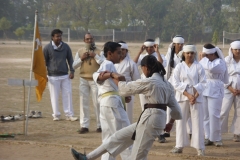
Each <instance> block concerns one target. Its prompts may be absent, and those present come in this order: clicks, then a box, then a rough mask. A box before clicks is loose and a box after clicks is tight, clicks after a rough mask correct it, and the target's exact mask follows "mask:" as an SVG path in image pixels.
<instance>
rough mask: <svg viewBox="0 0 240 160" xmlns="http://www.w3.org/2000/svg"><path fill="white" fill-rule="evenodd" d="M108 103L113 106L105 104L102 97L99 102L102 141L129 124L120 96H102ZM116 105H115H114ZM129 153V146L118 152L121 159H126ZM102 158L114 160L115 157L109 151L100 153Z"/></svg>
mask: <svg viewBox="0 0 240 160" xmlns="http://www.w3.org/2000/svg"><path fill="white" fill-rule="evenodd" d="M104 99H105V100H107V101H108V104H112V105H113V106H106V105H105V102H104V101H103V99H102V100H101V102H100V122H101V126H102V142H103V143H104V142H106V141H107V139H108V138H109V137H111V136H112V135H113V134H114V133H115V132H116V131H118V130H120V129H122V128H124V127H127V126H129V125H130V122H129V119H128V116H127V113H126V111H125V110H124V106H123V104H122V100H121V97H119V96H108V97H105V98H104ZM116 105H117V106H116ZM130 153H131V148H126V149H125V150H124V151H122V153H121V154H120V156H121V158H122V159H123V160H125V159H127V157H129V155H130ZM101 159H102V160H115V157H113V156H111V155H110V154H109V153H105V154H103V155H102V158H101Z"/></svg>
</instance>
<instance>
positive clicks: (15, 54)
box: [0, 41, 240, 160]
mask: <svg viewBox="0 0 240 160" xmlns="http://www.w3.org/2000/svg"><path fill="white" fill-rule="evenodd" d="M46 43H48V42H43V45H45V44H46ZM69 45H70V47H71V49H72V52H73V57H74V56H75V53H76V51H77V50H78V48H79V47H80V46H82V45H83V43H79V44H78V43H76V42H74V43H70V44H69ZM102 45H103V43H97V46H102ZM140 46H141V44H140V43H138V44H137V43H130V44H129V48H130V49H129V50H130V52H131V54H130V56H131V57H134V55H135V54H136V53H137V52H138V51H139V49H140ZM163 46H164V47H163V48H160V52H161V53H163V54H165V53H166V51H167V46H168V44H163ZM228 47H229V45H225V48H224V49H223V52H224V53H225V55H226V54H227V52H228ZM197 48H198V51H200V50H201V48H202V45H200V44H199V45H197ZM31 52H32V43H31V42H22V44H21V45H20V44H18V42H17V41H16V42H13V41H11V42H5V43H4V44H3V43H2V41H0V70H1V71H0V115H4V116H7V115H16V114H23V99H24V89H23V87H16V86H8V85H7V79H9V78H16V79H29V75H30V73H29V71H30V65H31ZM78 72H79V70H76V72H75V78H74V79H73V80H72V89H73V105H74V112H75V116H78V117H79V90H78V86H79V77H78ZM27 92H28V88H27V87H26V89H25V100H26V102H27V95H28V93H27ZM31 93H32V94H31V98H30V110H37V111H41V112H42V114H43V117H42V118H38V119H31V118H29V121H28V135H27V136H24V135H22V133H23V121H15V122H5V123H0V134H3V133H14V134H16V135H15V137H14V138H2V139H0V160H13V159H17V160H33V159H34V160H42V159H44V160H48V159H51V160H65V159H73V158H72V155H71V154H70V152H69V148H70V147H71V146H74V148H76V149H77V150H79V151H82V152H83V151H84V149H85V150H86V152H90V151H91V150H93V149H94V148H95V147H97V146H98V145H100V144H101V134H99V133H96V132H95V130H96V123H95V117H94V114H93V107H91V124H90V132H89V133H88V134H78V133H77V132H76V131H77V130H78V129H79V121H75V122H69V121H66V120H64V119H65V117H64V116H62V117H61V118H62V120H61V121H57V122H56V121H53V120H52V116H51V114H52V109H51V104H50V97H49V90H48V88H46V89H45V91H44V94H43V99H42V101H41V102H39V103H38V102H37V101H36V97H35V90H34V88H32V90H31ZM59 101H60V104H61V98H60V100H59ZM139 104H140V103H139V97H138V96H136V97H135V106H134V121H137V119H138V116H139V115H140V113H141V107H140V105H139ZM60 111H61V113H62V115H63V110H62V108H61V105H60ZM232 114H233V110H231V115H230V122H229V125H230V123H231V120H232ZM223 143H224V146H223V147H218V148H217V147H215V146H207V147H206V156H205V157H197V156H195V155H196V151H195V149H193V148H191V147H186V148H185V149H184V151H183V154H180V155H179V154H178V155H173V154H170V153H169V151H170V150H171V149H172V147H173V146H174V145H175V132H174V131H173V132H172V134H171V137H170V138H167V143H164V144H160V143H158V142H157V141H156V142H154V145H153V147H152V149H151V150H150V153H149V156H148V159H149V160H158V159H162V160H180V159H209V160H210V159H239V157H240V142H238V143H237V142H233V141H232V134H230V133H228V134H223ZM118 159H120V158H119V157H118Z"/></svg>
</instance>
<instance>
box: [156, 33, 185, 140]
mask: <svg viewBox="0 0 240 160" xmlns="http://www.w3.org/2000/svg"><path fill="white" fill-rule="evenodd" d="M183 44H184V38H183V37H182V36H181V35H176V36H175V37H174V38H173V40H172V43H171V44H170V45H169V47H168V51H167V54H166V56H165V58H166V61H167V64H166V66H164V67H166V68H165V70H166V75H165V78H166V79H167V80H168V81H169V82H170V83H171V84H173V81H172V77H173V72H174V68H175V67H176V65H177V64H179V63H180V62H181V61H182V56H181V55H180V54H179V52H180V51H182V48H183ZM169 120H171V116H170V108H167V122H169ZM165 137H170V133H169V132H165V133H162V134H161V135H160V137H159V142H160V143H165V142H166V139H165Z"/></svg>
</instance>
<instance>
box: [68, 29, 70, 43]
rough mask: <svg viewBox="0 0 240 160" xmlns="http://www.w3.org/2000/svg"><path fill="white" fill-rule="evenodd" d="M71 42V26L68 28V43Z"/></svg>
mask: <svg viewBox="0 0 240 160" xmlns="http://www.w3.org/2000/svg"><path fill="white" fill-rule="evenodd" d="M69 42H70V28H68V43H69Z"/></svg>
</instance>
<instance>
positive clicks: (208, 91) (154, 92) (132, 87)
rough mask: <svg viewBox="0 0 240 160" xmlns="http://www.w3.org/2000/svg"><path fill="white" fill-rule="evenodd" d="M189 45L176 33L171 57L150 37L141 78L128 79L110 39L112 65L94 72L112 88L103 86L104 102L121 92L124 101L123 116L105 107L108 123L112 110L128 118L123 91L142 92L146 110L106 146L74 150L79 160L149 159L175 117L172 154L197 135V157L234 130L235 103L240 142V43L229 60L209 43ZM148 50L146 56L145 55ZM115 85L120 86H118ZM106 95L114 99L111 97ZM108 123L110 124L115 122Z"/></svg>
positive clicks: (100, 82) (107, 46)
mask: <svg viewBox="0 0 240 160" xmlns="http://www.w3.org/2000/svg"><path fill="white" fill-rule="evenodd" d="M119 44H120V46H119V48H121V47H122V48H126V46H127V44H126V43H123V42H121V43H119ZM183 44H184V39H183V37H181V36H175V37H174V38H173V43H172V44H170V45H169V49H168V52H167V54H166V57H165V56H163V55H162V54H160V52H159V51H158V45H156V44H155V43H154V40H152V39H148V40H146V42H144V44H143V46H142V47H141V49H140V51H139V53H138V54H137V56H136V58H135V59H134V61H135V62H136V64H137V65H141V69H142V72H143V74H142V75H141V79H138V80H136V81H127V82H125V81H126V79H125V78H124V77H122V75H121V74H118V73H117V71H116V70H115V68H114V66H113V65H112V63H118V62H116V61H114V60H112V59H111V57H114V53H115V52H118V54H119V55H120V54H121V53H120V50H117V49H116V50H114V49H110V48H111V47H110V46H111V45H117V43H115V42H107V43H106V44H105V45H104V55H105V56H106V57H107V60H106V64H105V65H104V64H102V65H101V66H100V69H99V70H98V71H97V72H96V73H94V80H95V82H96V83H97V84H98V87H99V89H100V88H101V87H103V88H104V86H105V87H106V88H108V89H106V88H105V89H106V90H104V89H100V90H99V96H100V97H102V99H100V103H101V102H102V101H103V103H104V104H106V102H107V101H109V99H111V98H112V96H115V98H118V102H119V103H118V104H121V105H120V107H117V108H118V116H119V115H120V117H117V116H116V113H117V112H114V111H112V110H113V109H112V108H111V112H107V111H106V110H103V113H102V114H105V116H106V121H108V122H112V121H110V120H109V119H110V117H107V116H109V113H115V117H114V118H113V119H115V120H116V119H118V118H120V119H121V120H122V119H123V118H124V117H125V116H126V114H125V111H124V107H123V105H122V100H121V98H120V96H119V95H121V96H130V95H134V94H141V96H140V101H141V106H142V109H143V112H142V114H141V115H140V117H139V120H138V122H137V123H133V124H132V125H128V124H127V123H122V124H121V127H119V128H118V129H116V131H115V132H114V133H112V134H111V133H110V134H109V135H108V136H107V137H106V138H105V139H104V140H103V143H102V145H101V146H99V147H98V148H97V149H96V150H94V151H92V152H90V153H89V154H87V155H84V154H81V153H79V152H77V151H76V150H74V149H73V148H72V149H71V152H72V154H73V156H74V158H75V159H89V160H91V159H95V158H97V157H99V156H101V155H102V154H105V155H106V154H107V155H108V158H106V157H104V158H103V157H102V159H114V157H115V156H116V155H118V154H120V155H121V157H122V159H127V158H128V159H146V157H147V154H148V151H149V149H150V148H151V146H152V144H153V142H154V140H155V138H159V140H160V142H162V141H161V137H162V136H163V138H164V135H166V133H164V131H165V132H166V131H167V132H170V130H171V128H172V125H173V123H174V121H175V120H176V145H175V147H174V148H173V149H172V150H171V151H170V152H171V153H182V151H183V148H184V147H186V146H188V145H189V139H191V146H192V147H194V148H196V150H197V155H198V156H203V155H204V151H205V146H206V145H213V144H215V146H222V145H223V144H222V137H221V133H224V132H228V115H229V111H230V109H231V106H232V105H234V109H235V112H234V118H233V122H232V126H231V132H233V134H234V137H233V140H234V141H235V142H239V141H240V129H239V124H240V119H239V118H240V117H239V116H240V115H239V111H240V110H239V108H240V90H239V89H240V62H239V60H240V41H234V42H232V43H231V44H230V48H229V55H228V56H227V57H226V58H224V55H223V53H222V51H221V49H219V48H218V47H215V46H214V45H212V44H205V45H204V46H203V50H202V53H201V54H199V55H198V53H197V50H196V46H195V45H191V44H189V45H183ZM117 48H118V47H117ZM144 50H146V52H147V53H146V54H142V52H143V51H144ZM115 57H117V56H115ZM110 64H111V65H110ZM115 65H116V64H115ZM118 65H121V63H120V64H118ZM107 66H108V67H107ZM122 66H123V65H122ZM123 68H124V67H123ZM164 77H165V79H164ZM109 86H115V89H113V88H114V87H113V88H111V87H109ZM172 86H173V88H172ZM101 91H103V92H101ZM112 92H113V93H112ZM169 93H170V94H169ZM104 94H107V95H108V96H106V97H108V98H109V99H107V98H106V99H107V100H106V99H105V96H103V95H104ZM115 106H117V105H115ZM167 106H168V107H167ZM102 109H103V108H102V107H101V110H102ZM120 110H121V111H120ZM106 113H108V115H107V114H106ZM124 115H125V116H124ZM166 122H167V123H166ZM106 124H107V127H108V128H109V126H111V124H108V123H106ZM112 124H113V123H112ZM115 124H116V123H115ZM120 128H122V129H120ZM167 134H169V133H167ZM189 134H191V135H192V136H191V138H189ZM130 139H131V140H130ZM164 139H165V138H164ZM132 144H133V145H132ZM131 145H132V146H131ZM131 147H132V148H131ZM130 150H131V152H129V151H130ZM111 157H112V158H111ZM126 157H127V158H126Z"/></svg>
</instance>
